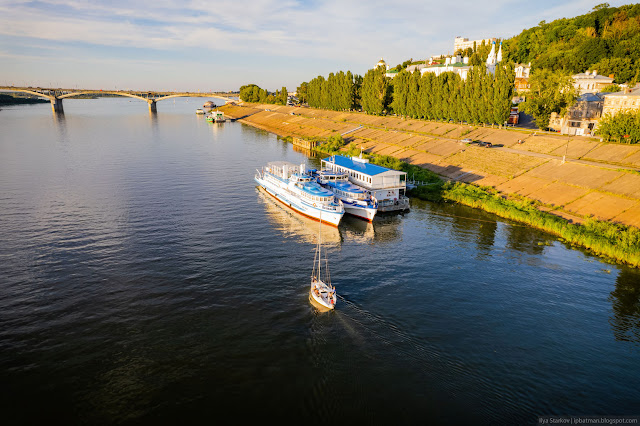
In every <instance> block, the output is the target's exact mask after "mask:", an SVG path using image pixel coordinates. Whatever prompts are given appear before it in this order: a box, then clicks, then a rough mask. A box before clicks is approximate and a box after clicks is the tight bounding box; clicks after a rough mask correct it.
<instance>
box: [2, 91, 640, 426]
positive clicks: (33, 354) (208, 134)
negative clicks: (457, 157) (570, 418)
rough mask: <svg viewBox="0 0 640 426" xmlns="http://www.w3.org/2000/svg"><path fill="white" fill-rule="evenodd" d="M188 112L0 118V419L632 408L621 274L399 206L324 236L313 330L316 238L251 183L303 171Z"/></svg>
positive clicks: (256, 138) (298, 158)
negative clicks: (328, 275) (326, 273)
mask: <svg viewBox="0 0 640 426" xmlns="http://www.w3.org/2000/svg"><path fill="white" fill-rule="evenodd" d="M201 104H202V99H188V100H185V99H178V100H176V101H175V102H172V101H164V102H160V103H159V104H158V113H157V114H156V115H150V114H149V112H148V109H147V106H146V104H144V103H142V102H137V101H135V100H134V101H129V100H127V99H100V100H65V105H64V108H65V115H63V116H54V115H52V112H51V108H50V106H49V105H48V104H45V105H35V106H20V107H10V108H3V110H2V111H0V383H2V386H1V387H0V389H1V392H2V394H1V395H0V397H1V399H2V406H4V408H3V416H2V418H3V419H4V421H7V420H8V422H9V423H5V424H16V423H17V424H20V423H30V424H33V423H38V424H41V423H50V422H52V420H55V423H64V424H78V423H82V424H113V423H177V422H185V421H186V422H189V423H194V422H197V423H204V422H207V423H211V422H216V421H220V420H225V421H226V422H233V423H234V424H235V423H241V422H243V421H245V420H249V419H257V418H262V419H277V420H280V421H287V422H289V421H296V422H299V421H302V420H305V421H306V422H309V421H310V422H312V423H313V422H324V421H328V422H330V421H338V422H339V423H347V422H357V423H364V422H368V423H389V422H390V424H404V423H406V424H416V423H420V424H423V423H462V422H464V423H473V424H528V423H529V424H531V423H536V422H537V419H538V416H540V415H549V414H567V415H588V414H598V415H600V414H609V415H613V414H617V415H621V414H639V413H640V390H639V388H638V378H640V302H639V300H640V274H639V273H638V271H637V270H634V269H629V268H626V267H621V266H617V265H612V264H608V263H605V262H603V261H601V260H600V259H598V258H596V257H593V256H590V255H588V254H586V253H584V252H582V251H580V250H576V249H572V248H570V247H567V246H566V245H564V244H563V243H561V242H559V241H557V240H556V239H555V238H554V237H553V236H551V235H548V234H545V233H543V232H540V231H537V230H533V229H530V228H528V227H525V226H521V225H518V224H515V223H510V222H507V221H505V220H502V219H499V218H496V217H494V216H492V215H490V214H487V213H484V212H481V211H478V210H473V209H470V208H466V207H463V206H455V205H437V204H431V203H425V202H421V201H419V200H412V206H411V211H410V212H409V213H407V214H405V215H396V216H387V217H380V218H376V221H375V222H374V223H373V224H367V223H365V222H361V221H359V220H355V219H351V218H345V219H344V221H343V223H342V224H341V225H340V227H339V228H338V229H332V228H325V229H324V230H323V233H322V235H323V240H324V241H325V242H326V243H327V244H326V245H327V248H328V252H329V262H330V266H331V272H332V278H333V282H334V284H335V285H336V288H337V290H338V293H339V295H340V299H339V300H338V304H337V308H336V310H335V311H334V312H325V313H321V312H318V311H317V310H316V309H315V308H314V307H313V306H312V305H310V303H309V301H308V284H309V276H310V273H311V268H312V263H313V255H314V244H315V241H316V238H317V231H318V225H317V223H316V222H309V221H308V220H306V219H304V218H302V217H300V216H298V215H296V214H295V213H293V212H291V211H289V210H286V209H285V208H283V207H282V206H281V205H279V204H277V203H276V202H275V201H274V200H273V199H272V198H271V197H269V196H267V195H265V194H264V193H263V192H262V191H259V190H258V189H256V186H255V184H254V181H253V175H254V173H255V169H256V168H259V167H261V166H262V165H264V164H265V163H266V162H268V161H273V160H287V161H291V162H294V163H301V162H306V163H307V164H309V165H311V166H317V165H318V160H317V159H313V158H309V157H308V156H307V155H305V154H304V153H300V152H296V151H294V150H293V148H292V146H291V145H290V144H286V143H284V142H282V141H279V140H278V139H277V138H276V137H275V136H273V135H271V134H269V133H266V132H263V131H260V130H256V129H254V128H252V127H249V126H246V125H243V124H241V123H237V122H235V123H229V122H228V123H224V124H215V125H214V124H209V123H206V122H205V120H204V118H203V117H202V116H196V115H195V114H194V111H195V109H196V108H197V107H199V106H200V105H201ZM4 421H3V423H4Z"/></svg>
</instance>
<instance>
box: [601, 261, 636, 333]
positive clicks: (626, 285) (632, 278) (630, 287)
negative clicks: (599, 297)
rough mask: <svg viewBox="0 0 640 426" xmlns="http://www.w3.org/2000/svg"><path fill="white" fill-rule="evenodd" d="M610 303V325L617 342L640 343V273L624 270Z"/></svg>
mask: <svg viewBox="0 0 640 426" xmlns="http://www.w3.org/2000/svg"><path fill="white" fill-rule="evenodd" d="M609 301H610V302H611V304H612V308H613V317H611V319H610V323H611V328H612V329H613V335H614V336H615V338H616V340H622V341H632V342H636V343H640V273H639V272H638V271H637V270H633V269H629V268H626V267H624V268H622V269H621V270H620V273H619V274H618V278H616V288H615V290H613V291H612V292H611V294H610V295H609Z"/></svg>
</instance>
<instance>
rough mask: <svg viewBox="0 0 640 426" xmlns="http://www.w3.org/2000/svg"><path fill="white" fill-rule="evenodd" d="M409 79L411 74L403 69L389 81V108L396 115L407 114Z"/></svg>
mask: <svg viewBox="0 0 640 426" xmlns="http://www.w3.org/2000/svg"><path fill="white" fill-rule="evenodd" d="M409 79H411V74H409V73H408V72H407V71H406V70H404V69H403V70H402V71H400V72H399V73H398V74H396V76H395V77H394V79H393V80H392V81H391V82H392V84H393V100H392V102H391V108H392V109H393V112H395V113H396V114H398V115H407V102H408V92H409Z"/></svg>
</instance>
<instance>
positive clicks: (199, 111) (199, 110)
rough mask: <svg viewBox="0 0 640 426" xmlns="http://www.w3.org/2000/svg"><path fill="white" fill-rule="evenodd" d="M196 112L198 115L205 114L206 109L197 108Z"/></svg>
mask: <svg viewBox="0 0 640 426" xmlns="http://www.w3.org/2000/svg"><path fill="white" fill-rule="evenodd" d="M196 114H198V115H201V114H204V110H203V109H201V108H198V109H197V110H196Z"/></svg>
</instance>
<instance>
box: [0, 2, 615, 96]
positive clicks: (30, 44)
mask: <svg viewBox="0 0 640 426" xmlns="http://www.w3.org/2000/svg"><path fill="white" fill-rule="evenodd" d="M599 3H602V0H596V1H590V0H575V1H566V2H562V1H549V0H540V1H520V2H514V1H506V0H495V1H482V0H456V1H451V2H443V1H434V0H422V1H419V0H415V1H414V0H394V1H380V0H368V1H356V0H353V1H350V0H326V1H315V0H314V1H296V0H247V1H243V0H193V1H190V0H185V1H168V0H153V1H148V0H139V1H138V0H130V1H121V0H113V1H108V2H103V1H88V0H43V1H7V0H0V64H1V66H0V85H12V84H13V85H27V86H56V87H78V88H102V89H136V90H137V89H140V90H147V89H148V90H191V91H198V90H200V91H210V90H214V91H228V90H236V89H237V88H238V87H239V86H240V85H242V84H246V83H255V84H258V85H259V86H261V87H264V88H267V89H269V90H276V89H279V88H280V87H282V86H286V87H287V88H288V89H289V90H290V91H291V90H295V88H296V87H297V86H298V85H299V84H300V82H302V81H308V80H310V79H312V78H314V77H316V76H318V75H325V76H326V75H328V74H329V73H330V72H335V71H339V70H344V71H346V70H351V71H352V72H354V73H358V74H364V73H365V72H366V71H367V69H369V68H371V67H372V66H373V65H374V64H375V63H376V62H377V61H378V60H379V59H380V57H384V59H385V60H386V61H387V63H388V64H390V65H392V66H395V65H396V64H398V63H400V62H403V61H404V60H406V59H409V58H414V59H423V58H426V57H428V56H431V55H435V54H440V53H450V52H451V51H452V49H453V39H454V37H455V36H463V37H468V38H469V39H479V38H487V37H502V38H506V37H510V36H512V35H515V34H517V33H519V32H520V31H521V30H522V29H524V28H529V27H531V26H535V25H537V23H538V22H540V21H541V20H546V21H552V20H554V19H558V18H563V17H573V16H576V15H581V14H584V13H587V12H588V11H590V10H591V9H592V8H593V7H594V6H595V5H597V4H599ZM609 3H610V4H611V5H612V6H619V5H621V4H625V2H615V1H609Z"/></svg>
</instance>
